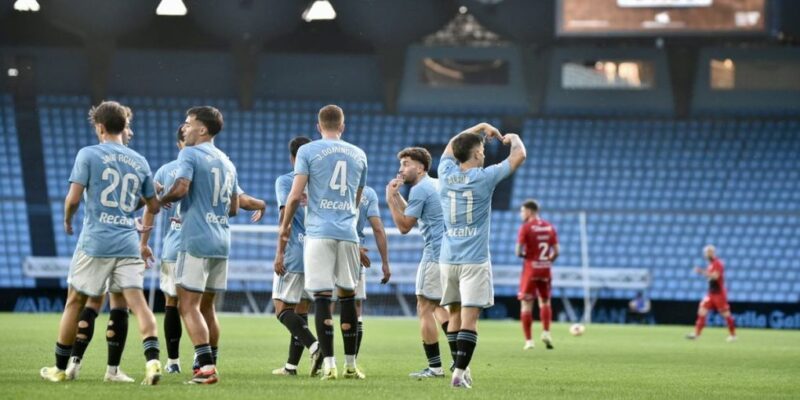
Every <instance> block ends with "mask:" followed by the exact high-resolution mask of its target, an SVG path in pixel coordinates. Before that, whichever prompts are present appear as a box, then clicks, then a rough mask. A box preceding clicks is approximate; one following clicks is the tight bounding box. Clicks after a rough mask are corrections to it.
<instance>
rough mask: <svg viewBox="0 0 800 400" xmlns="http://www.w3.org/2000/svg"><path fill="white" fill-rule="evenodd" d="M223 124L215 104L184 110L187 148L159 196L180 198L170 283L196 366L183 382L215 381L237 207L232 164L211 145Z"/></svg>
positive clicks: (167, 199) (144, 243)
mask: <svg viewBox="0 0 800 400" xmlns="http://www.w3.org/2000/svg"><path fill="white" fill-rule="evenodd" d="M222 127H223V119H222V113H220V112H219V110H217V109H216V108H214V107H209V106H201V107H193V108H191V109H189V110H188V111H187V112H186V122H185V123H184V125H183V133H184V135H185V137H184V140H185V141H186V147H184V149H183V150H181V152H180V154H179V155H178V172H177V173H176V175H175V183H174V184H173V185H172V186H171V187H170V188H169V189H168V190H167V193H166V194H164V195H163V196H162V197H161V199H160V200H159V201H160V202H161V204H166V203H172V202H175V201H178V200H180V201H181V204H180V213H181V233H180V236H181V245H180V251H179V252H178V256H177V265H176V272H175V285H176V291H177V294H178V308H179V310H180V314H181V317H182V318H183V322H184V324H185V325H186V330H187V331H188V333H189V337H190V338H191V340H192V343H193V344H194V347H195V356H196V357H197V362H198V365H199V367H200V368H199V369H198V371H197V372H196V373H195V374H194V376H193V377H192V379H191V380H190V381H189V382H188V383H194V384H213V383H216V382H217V381H218V377H217V373H216V365H215V361H214V357H213V350H212V347H217V346H218V344H219V336H220V328H219V321H218V320H217V316H216V310H215V309H214V298H215V295H216V292H217V291H224V290H225V289H226V288H227V273H228V255H229V252H230V226H229V222H228V218H229V217H232V216H235V215H236V213H237V211H238V208H239V196H238V192H237V188H238V183H237V176H236V168H235V167H234V165H233V163H231V161H230V159H229V158H228V156H227V155H226V154H225V153H223V152H222V151H221V150H219V149H217V147H216V146H214V137H216V135H217V134H218V133H219V132H220V131H221V130H222ZM145 218H146V219H145V225H148V224H151V223H152V216H148V215H145ZM146 236H147V235H142V243H141V246H142V248H143V249H144V248H147V241H146V239H147V237H146ZM148 249H149V248H148Z"/></svg>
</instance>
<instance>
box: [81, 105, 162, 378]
mask: <svg viewBox="0 0 800 400" xmlns="http://www.w3.org/2000/svg"><path fill="white" fill-rule="evenodd" d="M122 107H123V108H124V109H125V116H126V126H125V129H124V130H123V131H122V144H123V145H125V146H128V145H129V144H130V142H131V140H132V139H133V136H134V134H133V129H131V126H130V125H131V121H132V120H133V111H132V110H131V109H130V108H128V107H125V106H122ZM100 143H102V141H101V142H100ZM144 204H145V201H144V199H141V198H140V199H139V204H138V205H137V207H136V208H137V210H138V209H139V208H141V207H144ZM137 228H138V227H137ZM145 261H146V260H145ZM105 300H106V293H102V294H100V295H99V296H92V297H89V299H88V300H87V301H86V305H85V306H84V307H83V311H81V314H80V315H79V316H78V335H77V336H76V338H75V345H74V346H73V347H72V355H71V356H70V358H69V363H67V369H66V374H67V380H75V379H78V375H79V373H80V370H81V365H82V361H83V356H84V354H85V353H86V349H87V348H88V347H89V344H90V343H91V341H92V337H93V336H94V328H95V320H96V319H97V315H98V314H99V313H100V310H102V308H103V303H105ZM108 302H109V308H110V311H109V320H108V324H107V327H106V335H105V336H106V342H107V349H108V362H107V367H106V373H105V376H104V377H103V381H104V382H122V383H133V382H135V380H134V379H133V378H131V377H130V376H128V375H127V374H126V373H125V372H123V371H122V369H121V368H120V367H119V364H120V361H121V360H122V353H123V352H124V350H125V342H126V340H127V337H128V304H127V303H126V302H125V296H123V294H122V293H121V292H120V293H114V292H110V293H108Z"/></svg>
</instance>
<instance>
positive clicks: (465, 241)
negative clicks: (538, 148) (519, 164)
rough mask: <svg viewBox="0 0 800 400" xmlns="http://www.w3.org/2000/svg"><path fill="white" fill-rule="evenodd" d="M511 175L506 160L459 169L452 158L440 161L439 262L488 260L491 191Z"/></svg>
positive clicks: (458, 262)
mask: <svg viewBox="0 0 800 400" xmlns="http://www.w3.org/2000/svg"><path fill="white" fill-rule="evenodd" d="M509 175H511V164H510V163H509V162H508V160H505V161H503V162H501V163H499V164H495V165H492V166H490V167H488V168H471V169H469V170H467V171H464V172H462V171H461V168H460V167H459V166H458V163H457V161H456V159H455V158H453V157H452V156H442V159H441V161H440V162H439V196H441V204H442V213H443V214H444V225H445V232H444V238H443V239H442V251H441V254H440V255H439V262H440V263H442V264H482V263H485V262H487V261H489V234H490V231H491V222H492V194H493V193H494V188H495V187H496V186H497V184H498V183H500V181H502V180H503V179H505V178H506V177H508V176H509Z"/></svg>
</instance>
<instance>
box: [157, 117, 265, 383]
mask: <svg viewBox="0 0 800 400" xmlns="http://www.w3.org/2000/svg"><path fill="white" fill-rule="evenodd" d="M185 136H186V135H185V134H184V132H183V125H181V126H180V127H178V130H177V132H176V139H175V145H176V146H177V147H178V150H183V148H184V147H185V146H186V140H185ZM179 168H180V163H179V162H178V160H173V161H170V162H168V163H166V164H164V165H162V166H161V168H159V169H158V171H156V174H155V176H154V177H153V180H154V181H155V185H156V191H157V192H158V194H165V193H166V191H168V190H169V189H170V188H171V187H172V186H173V185H174V184H175V179H176V177H177V175H178V170H179ZM236 191H237V192H238V193H239V208H240V209H242V210H248V211H253V215H252V217H251V218H250V221H251V222H254V223H256V222H258V221H260V220H261V217H262V216H263V213H264V209H265V208H266V203H265V202H264V200H261V199H257V198H255V197H252V196H249V195H247V194H245V193H244V192H243V191H242V189H241V187H239V188H237V190H236ZM145 215H146V216H147V214H145ZM161 216H162V219H161V232H162V234H163V235H164V237H163V240H162V247H161V257H160V258H161V260H160V261H161V265H160V282H159V288H160V289H161V292H162V293H164V303H165V305H164V340H165V341H166V342H167V356H168V358H167V365H166V370H167V373H170V374H177V373H180V372H181V364H180V341H181V335H182V334H183V332H182V327H181V316H180V312H179V311H178V294H177V288H176V286H175V272H176V271H175V269H176V264H177V260H178V252H179V251H180V246H181V213H180V201H177V202H175V203H173V204H171V206H170V207H169V208H166V209H165V210H164V211H163V212H162V213H161ZM152 223H153V222H152V221H151V220H150V219H149V218H145V220H144V221H143V222H142V225H143V231H144V232H143V233H142V236H143V237H142V240H143V241H144V243H145V244H146V243H148V241H149V238H150V236H149V235H150V232H151V231H150V229H149V228H150V227H151V225H150V224H152ZM145 224H147V227H146V228H145ZM143 251H144V252H143V254H144V256H145V257H146V258H145V260H154V257H153V254H152V250H151V249H150V248H149V247H148V246H143ZM211 351H212V358H213V360H214V364H216V362H217V347H216V346H212V347H211ZM195 362H196V360H195ZM198 368H199V367H198V366H197V365H195V368H194V369H198Z"/></svg>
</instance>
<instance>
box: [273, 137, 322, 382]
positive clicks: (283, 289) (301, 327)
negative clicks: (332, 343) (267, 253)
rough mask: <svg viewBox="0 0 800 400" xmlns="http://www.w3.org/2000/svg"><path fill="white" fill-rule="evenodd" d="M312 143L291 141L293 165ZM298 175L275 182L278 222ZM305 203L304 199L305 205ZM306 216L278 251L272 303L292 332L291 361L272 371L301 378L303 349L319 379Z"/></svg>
mask: <svg viewBox="0 0 800 400" xmlns="http://www.w3.org/2000/svg"><path fill="white" fill-rule="evenodd" d="M309 142H311V139H309V138H307V137H305V136H299V137H296V138H294V139H292V140H291V141H289V162H290V163H291V164H292V167H294V164H295V160H296V157H297V152H298V151H299V150H300V147H301V146H303V145H305V144H307V143H309ZM293 180H294V172H289V173H287V174H284V175H281V176H279V177H278V179H276V180H275V197H276V200H277V203H278V207H279V208H280V210H279V214H278V223H279V224H280V223H281V222H282V221H283V219H284V218H285V206H286V199H287V198H288V197H289V192H291V190H292V182H293ZM303 203H304V201H302V200H301V205H303ZM305 233H306V228H305V214H304V213H302V212H299V213H295V215H294V218H293V219H292V234H291V237H290V238H289V241H288V242H280V243H278V248H277V249H276V251H275V262H274V266H275V276H274V277H273V278H272V302H273V303H274V304H275V316H276V317H278V320H279V321H280V322H281V323H282V324H283V325H284V326H285V327H286V329H287V330H289V333H290V334H291V337H290V341H289V358H288V359H287V360H286V365H284V366H283V367H281V368H278V369H275V370H273V371H272V374H273V375H285V376H293V375H297V365H298V364H299V363H300V357H302V356H303V349H305V348H306V347H308V349H309V351H311V376H315V375H316V374H317V371H318V370H319V368H320V364H321V363H322V358H321V357H320V354H319V343H318V342H317V339H316V338H315V337H314V334H312V333H311V331H310V330H309V329H308V309H309V306H310V304H311V296H310V295H309V294H308V292H306V290H305V269H304V267H303V239H304V237H305Z"/></svg>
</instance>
